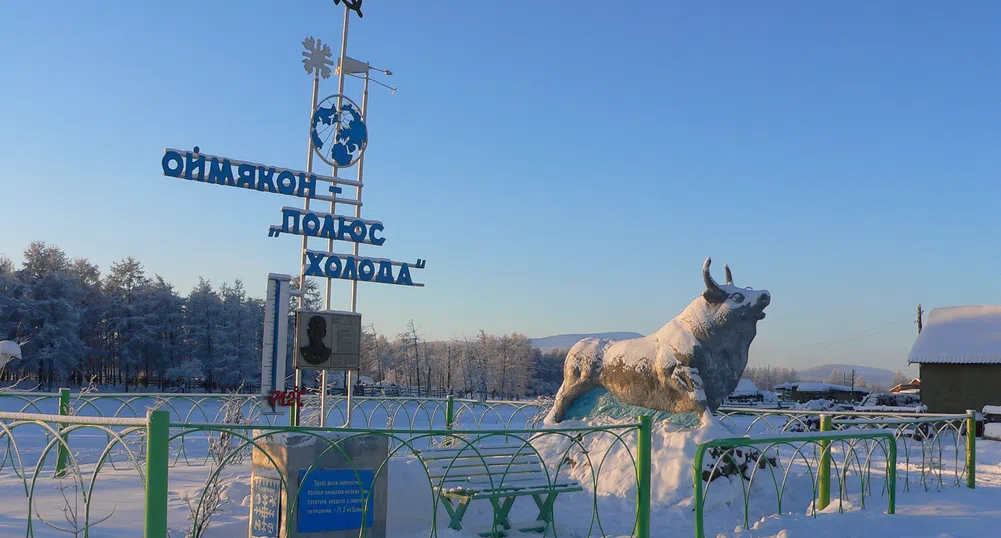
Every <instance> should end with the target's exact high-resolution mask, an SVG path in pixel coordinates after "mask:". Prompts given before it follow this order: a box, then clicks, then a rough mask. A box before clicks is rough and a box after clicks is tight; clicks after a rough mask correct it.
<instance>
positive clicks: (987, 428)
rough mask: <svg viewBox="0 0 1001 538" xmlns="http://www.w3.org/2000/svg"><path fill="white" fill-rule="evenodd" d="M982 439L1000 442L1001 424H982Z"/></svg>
mask: <svg viewBox="0 0 1001 538" xmlns="http://www.w3.org/2000/svg"><path fill="white" fill-rule="evenodd" d="M984 437H985V438H987V439H993V440H995V441H1001V423H998V422H991V423H989V424H984Z"/></svg>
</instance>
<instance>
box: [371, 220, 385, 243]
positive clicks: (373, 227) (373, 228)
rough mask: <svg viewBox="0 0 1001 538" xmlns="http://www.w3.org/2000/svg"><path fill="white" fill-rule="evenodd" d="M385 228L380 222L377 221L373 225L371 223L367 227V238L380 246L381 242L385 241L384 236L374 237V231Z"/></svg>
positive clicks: (380, 230)
mask: <svg viewBox="0 0 1001 538" xmlns="http://www.w3.org/2000/svg"><path fill="white" fill-rule="evenodd" d="M385 229H386V228H385V226H383V225H382V224H379V223H378V222H376V223H375V224H373V225H371V226H369V227H368V238H369V240H371V241H372V244H373V245H375V246H377V247H381V246H382V244H383V243H385V242H386V238H385V237H376V236H375V232H376V231H378V232H382V231H383V230H385Z"/></svg>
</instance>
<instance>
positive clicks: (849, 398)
mask: <svg viewBox="0 0 1001 538" xmlns="http://www.w3.org/2000/svg"><path fill="white" fill-rule="evenodd" d="M775 392H777V393H778V394H779V397H780V398H782V399H783V400H788V401H792V402H799V403H805V402H809V401H810V400H830V401H832V402H858V401H861V400H862V398H865V397H866V395H867V394H869V390H868V389H863V388H860V387H849V386H847V385H835V384H833V383H812V382H808V381H796V382H792V383H782V384H781V385H775Z"/></svg>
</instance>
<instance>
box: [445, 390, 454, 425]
mask: <svg viewBox="0 0 1001 538" xmlns="http://www.w3.org/2000/svg"><path fill="white" fill-rule="evenodd" d="M454 422H455V401H454V400H453V398H452V395H451V394H449V395H448V400H447V401H446V402H445V429H446V430H451V429H452V424H453V423H454Z"/></svg>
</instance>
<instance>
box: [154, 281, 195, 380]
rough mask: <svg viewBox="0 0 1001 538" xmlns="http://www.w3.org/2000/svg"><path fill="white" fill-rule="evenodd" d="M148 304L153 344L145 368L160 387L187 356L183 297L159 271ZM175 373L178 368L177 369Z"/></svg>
mask: <svg viewBox="0 0 1001 538" xmlns="http://www.w3.org/2000/svg"><path fill="white" fill-rule="evenodd" d="M146 304H147V305H148V307H149V308H150V312H149V313H150V315H151V320H150V329H151V331H152V333H153V342H152V344H151V346H150V356H151V357H152V364H151V366H150V367H149V368H148V369H147V371H146V372H145V379H146V380H147V386H148V384H149V382H148V380H150V379H156V380H158V381H159V382H160V388H161V390H162V389H164V388H166V385H165V381H166V380H167V379H169V378H170V376H169V375H168V372H169V371H170V369H171V368H173V367H174V366H176V365H178V364H179V363H181V361H183V360H184V359H186V358H187V357H186V354H185V340H184V336H185V335H184V332H185V331H184V299H183V298H182V297H181V296H180V295H178V294H177V292H176V291H174V287H173V286H171V285H170V284H169V283H168V282H167V281H166V280H164V279H163V277H161V276H160V275H156V277H155V278H154V279H153V281H152V282H151V283H150V285H149V289H148V290H147V300H146ZM175 373H176V371H175Z"/></svg>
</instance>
